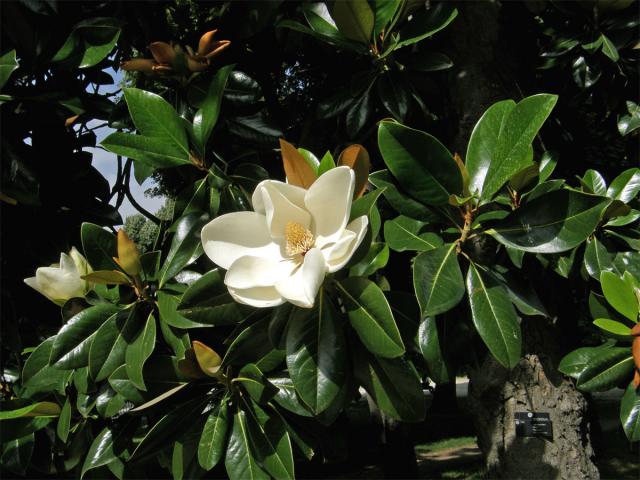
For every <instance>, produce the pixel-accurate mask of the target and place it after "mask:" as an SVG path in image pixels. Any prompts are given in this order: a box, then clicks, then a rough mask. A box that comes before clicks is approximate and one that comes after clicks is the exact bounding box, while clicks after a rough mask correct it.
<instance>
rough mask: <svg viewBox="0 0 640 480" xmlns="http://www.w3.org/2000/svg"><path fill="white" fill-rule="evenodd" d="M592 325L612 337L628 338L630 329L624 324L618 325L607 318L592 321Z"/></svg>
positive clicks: (618, 323)
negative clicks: (612, 335)
mask: <svg viewBox="0 0 640 480" xmlns="http://www.w3.org/2000/svg"><path fill="white" fill-rule="evenodd" d="M593 324H594V325H595V326H596V327H598V328H600V329H601V330H604V331H605V332H608V333H612V334H614V335H620V336H628V335H629V334H630V332H631V328H630V327H628V326H626V325H625V324H624V323H620V322H617V321H616V320H611V319H609V318H596V319H595V320H594V321H593Z"/></svg>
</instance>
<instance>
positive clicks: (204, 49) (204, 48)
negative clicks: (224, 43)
mask: <svg viewBox="0 0 640 480" xmlns="http://www.w3.org/2000/svg"><path fill="white" fill-rule="evenodd" d="M217 31H218V29H214V30H211V31H209V32H207V33H205V34H204V35H202V36H201V37H200V41H199V42H198V55H202V56H204V55H206V54H207V53H209V52H210V51H211V50H212V49H213V43H214V42H215V40H214V39H213V37H214V36H215V34H216V32H217Z"/></svg>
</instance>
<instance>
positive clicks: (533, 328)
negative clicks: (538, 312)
mask: <svg viewBox="0 0 640 480" xmlns="http://www.w3.org/2000/svg"><path fill="white" fill-rule="evenodd" d="M522 327H523V336H524V340H525V341H524V352H525V354H524V356H523V358H522V359H521V360H520V363H519V364H518V365H517V366H516V367H515V368H514V369H513V370H511V371H508V370H507V369H505V368H504V367H502V366H500V365H499V364H498V363H497V362H496V361H495V360H494V359H493V358H492V357H490V356H487V358H486V359H485V360H484V362H483V364H482V366H481V367H480V368H478V369H476V370H473V371H472V372H471V374H470V386H469V405H470V407H471V409H472V414H473V416H474V422H475V424H476V427H477V432H478V444H479V446H480V448H481V450H482V451H483V453H484V454H485V457H486V466H487V470H488V473H489V477H490V478H495V477H500V478H510V479H511V478H513V479H516V478H523V479H530V478H537V479H555V478H562V479H575V478H584V479H597V478H599V474H598V470H597V468H596V466H595V465H594V463H593V460H594V451H593V448H592V446H591V440H590V424H589V420H588V415H587V413H588V412H587V409H588V405H587V401H586V400H585V398H584V396H583V395H582V394H581V393H580V392H578V391H577V390H576V388H575V386H574V385H573V383H572V381H571V380H569V379H568V378H566V377H563V375H562V374H560V373H559V372H558V371H557V362H558V355H557V352H558V348H557V347H558V343H557V336H556V335H555V332H554V328H553V326H552V325H550V324H548V323H547V322H545V321H544V320H542V319H540V318H529V319H526V320H524V321H523V322H522ZM516 412H547V413H549V414H550V417H551V422H552V425H553V439H552V440H551V439H545V438H538V437H517V436H516V433H515V413H516Z"/></svg>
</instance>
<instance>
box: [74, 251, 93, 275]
mask: <svg viewBox="0 0 640 480" xmlns="http://www.w3.org/2000/svg"><path fill="white" fill-rule="evenodd" d="M69 256H70V257H71V258H72V259H73V263H75V264H76V269H77V270H78V273H79V274H80V275H86V274H88V273H91V271H92V270H91V266H90V265H89V263H88V262H87V259H86V258H84V256H83V255H82V254H81V253H80V252H79V251H78V249H77V248H76V247H71V251H70V252H69Z"/></svg>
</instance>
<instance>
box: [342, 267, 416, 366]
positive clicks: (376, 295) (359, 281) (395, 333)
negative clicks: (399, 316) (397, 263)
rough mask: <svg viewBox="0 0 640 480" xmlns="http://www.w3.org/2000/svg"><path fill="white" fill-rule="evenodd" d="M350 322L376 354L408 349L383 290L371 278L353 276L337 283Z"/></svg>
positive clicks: (391, 354) (393, 354)
mask: <svg viewBox="0 0 640 480" xmlns="http://www.w3.org/2000/svg"><path fill="white" fill-rule="evenodd" d="M336 286H337V287H338V289H339V290H340V296H341V297H342V300H343V302H344V305H345V307H346V310H347V314H348V315H349V321H350V322H351V326H352V327H353V328H354V330H355V331H356V333H357V334H358V336H359V337H360V340H361V341H362V343H363V344H364V346H365V347H366V348H367V349H368V350H369V351H370V352H371V353H373V354H374V355H377V356H380V357H385V358H394V357H399V356H400V355H402V354H403V353H404V351H405V348H404V343H403V342H402V338H401V336H400V331H399V330H398V326H397V325H396V322H395V320H394V318H393V313H391V308H390V307H389V304H388V303H387V299H386V298H385V296H384V294H383V293H382V290H380V288H379V287H378V286H377V285H376V284H375V283H373V282H371V281H370V280H367V279H366V278H361V277H351V278H346V279H344V280H342V281H341V282H339V283H336Z"/></svg>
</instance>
